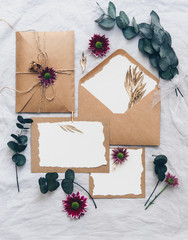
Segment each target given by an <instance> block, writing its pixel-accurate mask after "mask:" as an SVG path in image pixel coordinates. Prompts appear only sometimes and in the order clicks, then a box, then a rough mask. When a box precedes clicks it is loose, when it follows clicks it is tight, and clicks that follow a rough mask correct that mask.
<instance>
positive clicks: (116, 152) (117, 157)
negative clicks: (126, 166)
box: [112, 147, 129, 164]
mask: <svg viewBox="0 0 188 240" xmlns="http://www.w3.org/2000/svg"><path fill="white" fill-rule="evenodd" d="M128 156H129V155H128V152H127V148H119V147H118V148H115V149H113V150H112V159H113V160H114V164H122V163H123V162H124V161H126V160H127V157H128Z"/></svg>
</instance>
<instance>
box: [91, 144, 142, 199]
mask: <svg viewBox="0 0 188 240" xmlns="http://www.w3.org/2000/svg"><path fill="white" fill-rule="evenodd" d="M127 152H128V155H129V156H128V157H127V160H126V161H125V162H123V163H122V164H121V165H120V164H119V165H117V166H116V167H114V161H113V157H112V153H113V152H112V149H110V173H108V174H106V173H91V174H90V177H89V186H90V194H91V195H92V197H94V198H144V197H145V149H144V148H135V149H134V148H128V149H127Z"/></svg>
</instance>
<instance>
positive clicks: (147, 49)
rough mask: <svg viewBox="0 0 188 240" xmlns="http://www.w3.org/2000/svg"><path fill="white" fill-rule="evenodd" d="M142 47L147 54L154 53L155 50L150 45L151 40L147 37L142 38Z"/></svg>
mask: <svg viewBox="0 0 188 240" xmlns="http://www.w3.org/2000/svg"><path fill="white" fill-rule="evenodd" d="M143 49H144V51H145V52H146V53H148V54H154V53H155V50H154V49H153V47H152V45H151V41H150V40H148V39H147V38H145V39H144V46H143Z"/></svg>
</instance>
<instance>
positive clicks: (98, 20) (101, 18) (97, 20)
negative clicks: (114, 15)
mask: <svg viewBox="0 0 188 240" xmlns="http://www.w3.org/2000/svg"><path fill="white" fill-rule="evenodd" d="M104 16H105V14H102V15H101V16H100V17H99V18H97V19H96V20H95V22H96V23H100V22H101V21H102V20H103V18H104Z"/></svg>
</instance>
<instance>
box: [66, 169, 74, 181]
mask: <svg viewBox="0 0 188 240" xmlns="http://www.w3.org/2000/svg"><path fill="white" fill-rule="evenodd" d="M65 178H66V179H67V180H70V181H72V182H73V181H74V178H75V174H74V171H73V170H72V169H68V170H67V171H66V172H65Z"/></svg>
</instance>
